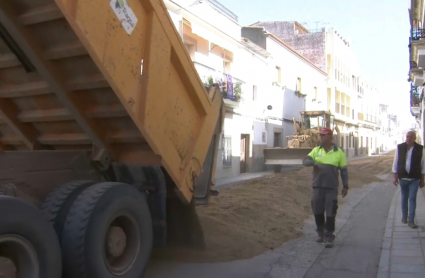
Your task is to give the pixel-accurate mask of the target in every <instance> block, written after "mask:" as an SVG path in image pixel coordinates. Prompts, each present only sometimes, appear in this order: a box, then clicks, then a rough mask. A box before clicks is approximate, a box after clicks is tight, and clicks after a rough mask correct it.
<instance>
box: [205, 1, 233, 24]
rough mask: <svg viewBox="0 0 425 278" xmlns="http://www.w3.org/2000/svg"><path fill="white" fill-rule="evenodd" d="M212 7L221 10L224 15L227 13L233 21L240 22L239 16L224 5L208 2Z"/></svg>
mask: <svg viewBox="0 0 425 278" xmlns="http://www.w3.org/2000/svg"><path fill="white" fill-rule="evenodd" d="M208 2H210V3H211V4H212V5H214V6H215V7H216V8H217V9H219V10H221V11H222V12H223V13H225V14H226V15H227V16H229V17H231V18H233V20H235V21H238V16H237V15H235V14H234V13H233V12H232V11H231V10H229V9H228V8H226V7H225V6H224V5H223V4H221V3H220V2H218V1H216V0H208Z"/></svg>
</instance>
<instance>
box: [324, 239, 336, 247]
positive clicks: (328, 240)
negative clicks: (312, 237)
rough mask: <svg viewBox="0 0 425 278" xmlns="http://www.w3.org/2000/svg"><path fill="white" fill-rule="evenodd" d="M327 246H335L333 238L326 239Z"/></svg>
mask: <svg viewBox="0 0 425 278" xmlns="http://www.w3.org/2000/svg"><path fill="white" fill-rule="evenodd" d="M325 247H326V248H332V247H334V240H333V239H329V238H327V239H325Z"/></svg>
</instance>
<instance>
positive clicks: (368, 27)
mask: <svg viewBox="0 0 425 278" xmlns="http://www.w3.org/2000/svg"><path fill="white" fill-rule="evenodd" d="M218 1H219V2H220V3H221V4H223V5H224V6H226V7H227V8H228V9H230V10H231V11H232V12H233V13H235V14H236V15H237V16H238V17H239V24H241V25H242V26H246V25H250V24H252V23H254V22H257V21H298V22H299V23H302V24H303V25H304V26H305V27H307V29H309V30H315V29H316V27H317V28H321V27H326V28H335V29H336V30H337V31H338V32H339V34H340V35H341V36H342V37H343V38H345V39H350V40H351V47H352V48H353V49H354V51H355V52H356V53H357V56H358V58H359V62H360V69H361V76H364V77H366V78H367V79H368V80H369V81H370V82H371V83H372V84H374V85H375V86H377V88H378V89H379V91H380V98H381V102H382V103H385V104H389V105H390V109H391V111H392V112H395V113H397V114H398V115H399V118H401V120H402V124H403V125H409V127H410V123H412V122H414V118H413V117H412V115H411V114H410V95H409V91H410V84H409V83H408V82H407V79H408V72H409V48H408V44H409V35H410V23H409V14H408V9H409V6H410V0H381V1H370V0H343V1H341V0H315V1H313V0H309V1H300V0H298V1H293V0H262V1H260V0H243V1H242V0H218Z"/></svg>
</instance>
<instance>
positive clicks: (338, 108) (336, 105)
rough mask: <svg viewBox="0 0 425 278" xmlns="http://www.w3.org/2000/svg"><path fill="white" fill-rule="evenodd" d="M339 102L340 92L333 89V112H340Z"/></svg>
mask: <svg viewBox="0 0 425 278" xmlns="http://www.w3.org/2000/svg"><path fill="white" fill-rule="evenodd" d="M340 103H341V93H340V92H338V91H335V113H338V114H339V113H340V111H341V110H340V109H341V106H340Z"/></svg>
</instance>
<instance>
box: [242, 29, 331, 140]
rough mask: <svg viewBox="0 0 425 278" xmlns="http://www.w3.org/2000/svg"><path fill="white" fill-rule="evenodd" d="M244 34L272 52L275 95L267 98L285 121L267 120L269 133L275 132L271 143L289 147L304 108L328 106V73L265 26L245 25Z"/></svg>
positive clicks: (323, 107)
mask: <svg viewBox="0 0 425 278" xmlns="http://www.w3.org/2000/svg"><path fill="white" fill-rule="evenodd" d="M242 37H243V39H246V40H249V41H251V42H252V43H255V44H257V45H258V46H260V47H261V48H263V49H264V50H266V51H267V52H268V53H270V54H271V58H270V59H269V73H268V75H269V76H270V77H271V78H270V80H269V82H271V84H272V88H270V93H274V96H273V95H271V94H269V95H267V97H266V99H267V100H269V101H270V100H272V103H270V104H271V105H272V106H273V107H272V110H271V111H275V115H276V114H277V117H279V118H281V120H282V122H283V125H282V124H280V123H277V125H276V124H270V123H267V125H266V124H265V125H266V127H267V131H268V134H270V133H272V134H273V141H272V140H269V141H268V142H267V143H268V144H267V147H285V146H286V145H287V142H286V139H285V138H286V136H289V135H293V134H294V132H295V128H294V123H293V118H295V119H296V120H297V121H299V117H300V111H303V110H326V103H325V102H324V101H322V100H323V99H325V98H326V82H327V73H326V72H324V71H323V70H321V69H320V68H319V67H317V66H316V65H315V64H313V63H312V62H310V61H309V60H308V59H307V58H305V57H304V56H302V55H301V54H300V53H298V52H297V51H295V50H294V49H293V48H292V47H290V46H289V45H288V44H286V43H285V42H283V41H282V40H281V39H279V38H278V37H277V36H276V35H274V34H272V33H269V32H267V30H266V29H264V28H263V27H243V28H242ZM279 102H280V103H281V104H283V105H281V104H280V103H279ZM275 107H276V108H275ZM258 128H262V125H261V124H259V123H258V124H256V125H255V126H254V131H256V129H258ZM255 143H256V142H254V144H255Z"/></svg>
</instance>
